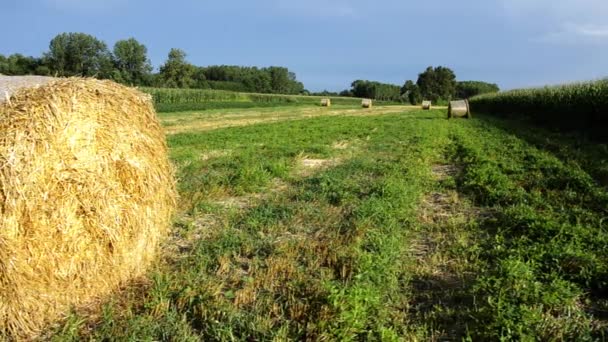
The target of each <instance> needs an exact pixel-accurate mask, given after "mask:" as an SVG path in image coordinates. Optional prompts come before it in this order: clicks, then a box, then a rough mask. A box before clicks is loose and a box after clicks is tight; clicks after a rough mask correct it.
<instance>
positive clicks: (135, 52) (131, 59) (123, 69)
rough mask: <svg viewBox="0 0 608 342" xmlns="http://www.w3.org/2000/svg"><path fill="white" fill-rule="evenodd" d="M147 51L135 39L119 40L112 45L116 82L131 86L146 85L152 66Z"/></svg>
mask: <svg viewBox="0 0 608 342" xmlns="http://www.w3.org/2000/svg"><path fill="white" fill-rule="evenodd" d="M147 54H148V49H147V48H146V46H145V45H143V44H140V43H139V42H138V41H137V40H136V39H135V38H129V39H126V40H119V41H117V42H116V44H114V65H115V67H116V72H117V73H118V75H117V76H118V77H116V76H115V77H114V78H115V79H116V80H117V81H120V82H123V83H127V84H131V85H147V84H149V82H150V73H151V72H152V65H151V63H150V60H149V59H148V56H147Z"/></svg>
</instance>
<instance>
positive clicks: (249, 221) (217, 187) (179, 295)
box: [49, 108, 608, 341]
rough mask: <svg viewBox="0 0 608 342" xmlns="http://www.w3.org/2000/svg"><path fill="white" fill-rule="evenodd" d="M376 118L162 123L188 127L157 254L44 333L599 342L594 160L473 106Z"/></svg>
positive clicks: (607, 241) (600, 278) (602, 241)
mask: <svg viewBox="0 0 608 342" xmlns="http://www.w3.org/2000/svg"><path fill="white" fill-rule="evenodd" d="M290 110H292V109H290ZM331 110H334V109H333V108H332V109H331ZM335 110H336V111H339V110H340V108H338V109H335ZM345 110H348V109H345ZM353 110H354V109H353ZM357 110H358V111H360V110H359V109H357ZM282 111H283V112H285V111H286V110H279V109H275V110H274V111H273V110H269V111H268V113H266V112H265V111H264V110H257V111H251V110H239V111H236V113H234V115H235V116H238V115H240V116H243V117H245V116H256V115H257V116H260V117H265V115H266V114H268V115H270V116H272V115H278V116H280V115H281V114H280V113H282ZM277 113H279V114H277ZM216 114H217V115H216ZM368 114H371V113H370V112H368ZM375 114H376V115H334V116H315V117H309V118H306V119H301V120H291V119H286V120H287V121H280V122H271V123H268V122H265V121H258V122H253V123H256V124H255V125H240V127H229V128H223V127H225V126H224V125H223V124H218V125H215V126H213V127H210V128H209V127H203V128H201V127H202V126H198V125H199V124H197V122H199V121H201V120H205V119H209V120H218V121H221V120H225V121H230V120H231V118H228V117H227V118H223V119H222V118H221V117H220V115H219V113H215V114H214V113H211V114H207V113H206V114H204V115H208V116H207V117H205V116H198V115H199V114H194V113H183V114H170V115H161V117H162V119H163V122H164V124H165V125H166V127H167V128H168V129H170V128H171V127H174V126H179V125H182V126H183V127H188V129H184V130H176V131H174V132H173V134H171V135H169V137H168V141H169V145H170V147H171V158H172V160H173V162H174V163H175V165H176V166H177V173H178V177H179V184H178V186H179V191H180V195H181V198H180V208H179V214H178V217H176V220H175V225H174V232H173V235H172V236H171V237H170V239H169V240H168V241H167V242H166V244H165V245H164V246H163V255H162V257H161V260H160V261H159V262H158V263H157V265H156V266H155V267H154V269H153V270H151V271H150V272H149V274H148V276H147V277H146V278H145V279H141V280H140V281H138V282H136V283H135V284H131V285H130V286H127V287H125V288H124V289H123V290H122V291H120V292H119V293H117V294H116V295H115V296H113V297H112V298H107V299H105V300H104V301H103V304H102V305H101V306H102V309H101V310H97V311H96V310H92V311H91V312H85V311H82V310H80V311H78V310H77V311H75V312H74V313H73V314H72V315H71V316H70V317H69V319H68V320H67V322H65V323H64V324H62V325H61V326H60V327H58V328H57V329H56V330H55V331H53V333H52V336H51V335H49V336H50V338H52V339H54V340H81V339H92V340H175V341H188V340H191V341H198V340H205V341H207V340H209V341H233V340H236V341H241V340H242V341H245V340H247V341H251V340H264V341H265V340H276V341H282V340H381V341H400V340H421V341H426V340H445V339H454V340H460V339H463V338H464V339H466V338H468V339H473V340H500V339H503V340H573V339H578V340H594V339H595V340H601V339H604V338H605V333H606V316H607V315H606V313H607V312H608V298H607V296H606V295H607V292H606V287H607V286H608V284H607V282H608V274H607V271H608V262H607V260H606V257H605V250H606V247H607V245H608V232H607V229H608V222H607V220H606V219H607V218H608V209H607V208H608V192H607V191H606V188H605V187H604V186H603V185H602V182H601V176H602V175H603V173H602V171H601V170H598V168H600V169H601V168H602V167H603V164H602V163H592V162H588V161H587V159H586V158H587V156H588V154H585V153H580V154H576V156H577V158H569V156H571V155H572V153H573V152H572V153H565V152H564V153H556V149H555V148H554V146H553V145H552V146H553V147H552V148H547V146H545V145H542V144H540V143H539V142H538V141H532V140H531V139H530V138H529V137H530V136H533V135H535V136H536V137H538V136H539V134H547V136H549V133H544V132H539V131H537V130H535V131H531V130H526V128H525V127H519V128H518V129H516V130H515V129H513V130H511V128H510V126H509V124H508V123H507V122H503V121H498V120H496V119H487V118H485V117H483V116H481V117H480V116H476V117H477V119H474V120H446V119H445V113H444V110H432V111H424V112H423V111H420V110H413V109H410V108H397V109H396V110H395V111H385V112H382V111H378V112H377V113H375ZM214 115H216V116H214ZM284 115H286V116H289V115H290V114H289V113H284ZM241 119H242V118H239V119H235V120H241ZM178 120H184V121H181V122H178ZM514 132H517V135H516V134H515V133H514ZM533 133H534V134H533ZM551 141H552V143H553V144H558V143H559V142H557V141H555V140H551ZM566 146H570V145H566ZM592 146H593V145H589V146H586V148H585V149H584V150H585V151H587V150H591V149H592ZM565 148H566V149H568V148H570V147H565ZM568 151H570V150H568ZM603 151H604V152H602V150H601V149H600V150H599V151H596V152H595V154H593V156H594V157H602V158H606V157H608V153H605V151H606V150H603ZM562 152H563V151H562Z"/></svg>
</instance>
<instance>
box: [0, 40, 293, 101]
mask: <svg viewBox="0 0 608 342" xmlns="http://www.w3.org/2000/svg"><path fill="white" fill-rule="evenodd" d="M147 54H148V50H147V48H146V46H145V45H143V44H141V43H140V42H138V41H137V40H136V39H135V38H129V39H125V40H120V41H118V42H116V44H114V47H113V49H112V50H111V51H110V49H109V48H108V46H107V44H106V43H105V42H103V41H101V40H99V39H97V38H95V37H94V36H91V35H89V34H85V33H61V34H59V35H57V36H55V37H54V38H53V39H52V40H51V42H50V43H49V50H48V51H47V52H45V53H44V54H43V55H42V56H41V57H32V56H24V55H22V54H18V53H16V54H12V55H10V56H3V55H0V74H4V75H43V76H50V75H53V76H60V77H64V76H82V77H97V78H101V79H111V80H114V81H116V82H119V83H124V84H129V85H136V86H151V87H167V88H212V89H222V90H233V91H244V92H259V93H277V94H300V93H303V92H304V85H303V84H302V83H301V82H299V81H298V80H297V78H296V75H295V73H293V72H291V71H289V69H287V68H284V67H277V66H271V67H267V68H257V67H241V66H227V65H220V66H209V67H200V66H196V65H193V64H191V63H190V62H188V61H187V59H186V56H187V55H186V53H185V52H184V51H183V50H181V49H171V50H170V51H169V54H168V56H167V60H166V61H165V63H164V64H162V65H161V66H160V68H159V71H158V72H156V73H155V72H153V67H152V64H151V63H150V60H149V59H148V56H147Z"/></svg>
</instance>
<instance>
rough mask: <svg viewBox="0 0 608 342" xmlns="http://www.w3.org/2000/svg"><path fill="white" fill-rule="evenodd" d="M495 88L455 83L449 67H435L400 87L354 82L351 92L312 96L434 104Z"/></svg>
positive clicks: (325, 92)
mask: <svg viewBox="0 0 608 342" xmlns="http://www.w3.org/2000/svg"><path fill="white" fill-rule="evenodd" d="M498 91H499V88H498V85H496V84H493V83H486V82H481V81H461V82H458V81H456V74H455V73H454V71H452V70H451V69H450V68H447V67H443V66H438V67H428V68H427V69H426V70H425V71H423V72H421V73H420V74H419V75H418V79H417V80H416V82H414V81H412V80H408V81H406V82H405V83H404V84H403V86H401V87H400V86H398V85H395V84H388V83H380V82H375V81H366V80H356V81H354V82H352V84H351V89H349V90H344V91H342V92H340V93H332V92H328V91H324V92H322V93H316V94H314V95H336V96H337V95H339V96H355V97H364V98H370V99H375V100H380V101H393V102H409V103H411V104H413V105H416V104H420V103H421V102H422V100H431V101H433V102H434V103H438V102H446V101H450V100H452V99H468V98H470V97H473V96H476V95H480V94H485V93H495V92H498Z"/></svg>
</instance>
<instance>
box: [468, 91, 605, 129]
mask: <svg viewBox="0 0 608 342" xmlns="http://www.w3.org/2000/svg"><path fill="white" fill-rule="evenodd" d="M470 104H471V109H472V110H473V111H476V112H483V113H487V114H491V115H495V116H501V117H516V118H524V119H529V120H531V121H533V122H534V123H536V124H540V125H543V126H549V127H556V128H560V129H564V130H578V131H582V132H585V133H588V134H589V135H591V136H592V137H594V138H598V139H608V80H601V81H594V82H584V83H573V84H568V85H561V86H552V87H544V88H534V89H518V90H511V91H506V92H501V93H497V94H485V95H480V96H476V97H473V98H471V99H470Z"/></svg>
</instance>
